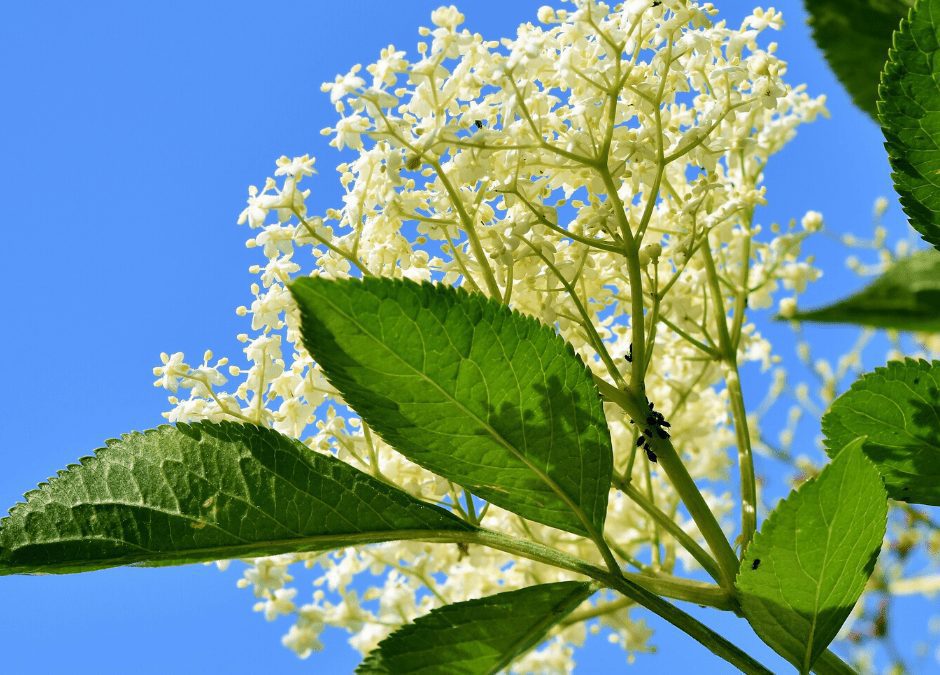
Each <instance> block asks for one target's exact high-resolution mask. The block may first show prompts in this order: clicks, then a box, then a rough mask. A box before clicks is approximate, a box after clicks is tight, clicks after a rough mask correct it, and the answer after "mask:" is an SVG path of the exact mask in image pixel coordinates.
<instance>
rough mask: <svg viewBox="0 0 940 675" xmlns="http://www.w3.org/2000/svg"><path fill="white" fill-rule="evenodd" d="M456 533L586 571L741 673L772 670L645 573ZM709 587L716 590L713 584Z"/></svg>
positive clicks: (707, 596) (710, 596) (708, 596)
mask: <svg viewBox="0 0 940 675" xmlns="http://www.w3.org/2000/svg"><path fill="white" fill-rule="evenodd" d="M453 534H454V535H455V536H463V537H466V539H467V540H468V542H469V540H472V543H477V544H481V545H483V546H489V547H490V548H495V549H498V550H500V551H505V552H507V553H514V554H516V555H519V556H522V557H525V558H529V559H531V560H537V561H539V562H544V563H546V564H549V565H553V566H555V567H560V568H562V569H568V570H570V571H572V572H578V573H579V574H585V575H587V576H589V577H591V578H592V579H595V580H597V581H600V582H601V583H603V584H604V585H605V586H607V587H608V588H611V589H613V590H616V591H619V592H620V593H621V594H623V595H624V596H626V597H627V598H629V599H630V600H633V601H634V602H636V603H637V604H639V605H642V606H643V607H646V608H647V609H648V610H650V611H652V612H653V613H654V614H657V615H658V616H660V617H662V618H663V619H665V620H666V621H668V622H669V623H671V624H672V625H673V626H675V627H676V628H678V629H679V630H682V631H684V632H685V633H687V634H688V635H690V636H691V637H693V638H695V639H696V640H697V641H698V642H700V643H701V644H702V645H703V646H704V647H706V648H707V649H709V650H710V651H711V652H712V653H714V654H716V655H718V656H720V657H721V658H723V659H725V660H726V661H728V663H730V664H732V665H733V666H735V667H736V668H738V669H739V670H741V671H742V672H744V673H759V674H760V675H765V674H768V675H769V674H770V672H771V671H769V670H767V669H766V668H764V667H763V666H762V665H761V664H760V663H758V662H757V661H755V660H754V659H753V658H751V657H750V656H748V655H747V654H746V653H744V652H743V651H742V650H741V649H739V648H738V647H736V646H735V645H734V644H732V643H731V642H729V641H728V640H726V639H725V638H723V637H721V636H720V635H718V634H717V633H715V632H714V631H713V630H711V629H710V628H708V626H706V625H705V624H703V623H701V622H700V621H699V620H698V619H696V618H694V617H693V616H690V615H689V614H686V613H685V612H683V611H682V610H681V609H679V608H678V607H676V606H674V605H672V604H671V603H669V602H666V601H665V600H663V599H662V598H661V597H659V596H658V595H655V594H654V593H652V592H650V591H649V590H646V588H644V587H643V586H640V585H639V583H637V582H636V581H634V580H633V579H640V580H642V582H643V583H644V584H646V583H647V582H649V581H650V579H652V577H646V576H642V575H629V576H620V575H615V574H611V573H609V572H607V571H605V570H602V569H601V568H599V567H594V566H593V565H589V564H588V563H586V562H584V561H583V560H579V559H578V558H574V557H572V556H569V555H568V554H566V553H562V552H561V551H557V550H555V549H552V548H548V547H547V546H543V545H541V544H536V543H534V542H530V541H522V540H518V539H513V538H511V537H507V536H506V535H504V534H500V533H499V532H492V531H489V530H478V531H476V532H467V533H453ZM693 584H694V582H688V581H684V582H683V586H686V587H688V588H689V589H691V588H693ZM706 586H707V585H706ZM709 588H712V589H714V587H709ZM719 593H720V594H721V597H723V598H725V599H726V600H727V597H728V596H727V595H725V594H724V593H723V591H721V590H720V589H715V590H714V591H708V592H706V591H705V590H704V589H700V590H699V592H698V595H699V597H700V598H701V599H702V600H709V601H714V600H716V599H717V595H718V594H719ZM690 595H691V593H690ZM691 602H698V604H711V602H699V601H696V600H691ZM712 606H714V605H712Z"/></svg>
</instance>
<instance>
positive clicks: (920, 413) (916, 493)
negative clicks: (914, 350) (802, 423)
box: [822, 359, 940, 506]
mask: <svg viewBox="0 0 940 675" xmlns="http://www.w3.org/2000/svg"><path fill="white" fill-rule="evenodd" d="M822 430H823V434H824V435H825V444H826V452H828V453H829V455H830V456H832V457H837V456H838V455H839V453H840V452H841V451H842V448H843V447H844V446H846V445H847V444H849V443H850V442H851V441H852V440H854V439H856V438H858V437H860V436H865V437H866V439H865V440H864V444H863V445H862V450H863V451H864V453H865V455H866V456H867V457H868V459H870V460H871V461H872V462H873V463H874V464H875V466H876V467H878V470H879V471H880V472H881V476H882V478H883V479H884V482H885V486H886V487H887V489H888V494H889V495H890V496H891V497H892V498H894V499H898V500H902V501H906V502H915V503H918V504H931V505H933V506H940V361H934V362H933V363H928V362H927V361H914V360H912V359H908V360H906V361H892V362H890V363H889V364H888V365H887V366H886V367H883V368H876V369H875V371H874V372H872V373H868V374H866V375H863V376H862V377H860V378H859V379H858V380H856V381H855V383H854V384H853V385H852V387H851V388H850V389H849V390H848V391H847V392H845V393H844V394H842V396H840V397H839V398H837V399H836V400H835V401H834V402H833V404H832V406H831V407H830V408H829V411H828V412H827V413H826V414H825V415H824V416H823V419H822Z"/></svg>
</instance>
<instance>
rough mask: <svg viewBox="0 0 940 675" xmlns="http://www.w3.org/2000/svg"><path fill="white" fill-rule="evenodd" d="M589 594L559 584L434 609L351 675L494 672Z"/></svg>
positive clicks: (578, 586)
mask: <svg viewBox="0 0 940 675" xmlns="http://www.w3.org/2000/svg"><path fill="white" fill-rule="evenodd" d="M591 593H593V587H592V586H591V584H587V583H580V582H575V581H562V582H559V583H553V584H542V585H541V586H530V587H528V588H523V589H521V590H518V591H508V592H506V593H498V594H497V595H490V596H488V597H485V598H480V599H479V600H467V601H466V602H458V603H455V604H453V605H446V606H444V607H439V608H438V609H435V610H432V611H431V612H430V613H429V614H426V615H424V616H422V617H419V618H417V619H415V621H414V623H411V624H408V625H406V626H403V627H401V628H399V629H398V630H397V631H395V632H394V633H392V634H391V635H389V636H388V637H387V638H385V639H384V640H382V642H380V643H379V646H378V647H376V648H375V650H374V651H373V652H372V653H370V654H369V656H368V657H366V659H365V660H364V661H363V662H362V663H361V664H360V665H359V667H358V668H357V669H356V673H358V674H359V675H394V674H396V673H418V672H420V673H422V675H435V674H436V673H439V674H440V675H454V674H457V673H461V674H466V675H478V674H479V675H483V674H485V673H496V672H498V671H500V670H502V669H503V668H505V667H506V666H508V665H509V664H510V663H511V662H512V660H513V659H514V658H516V657H517V656H519V655H520V654H523V653H524V652H526V651H528V650H529V649H531V648H532V647H534V646H536V645H537V644H539V643H540V642H541V641H542V640H543V639H544V638H545V636H546V634H547V633H548V631H549V630H550V629H551V628H552V626H554V625H555V624H556V623H558V622H559V621H561V620H562V619H563V618H565V616H567V615H568V614H569V613H570V612H571V611H572V610H574V609H575V608H576V607H577V606H578V605H580V604H581V603H582V602H584V601H585V600H586V599H587V598H588V597H590V596H591Z"/></svg>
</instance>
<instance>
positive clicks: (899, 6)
mask: <svg viewBox="0 0 940 675" xmlns="http://www.w3.org/2000/svg"><path fill="white" fill-rule="evenodd" d="M805 5H806V12H807V14H809V25H810V26H811V27H812V29H813V39H814V40H815V41H816V45H817V46H818V47H819V49H820V50H822V53H823V55H824V56H825V57H826V61H827V62H828V63H829V67H830V68H832V71H833V72H834V73H835V74H836V77H838V78H839V81H840V82H841V83H842V86H844V87H845V88H846V90H848V92H849V95H850V96H851V97H852V100H853V101H854V102H855V105H857V106H858V107H859V108H861V109H862V110H864V111H865V112H867V113H868V114H869V115H871V116H872V119H874V120H876V121H877V119H878V111H877V108H876V105H875V102H876V101H877V100H878V80H879V78H880V77H881V71H882V69H883V68H884V64H885V61H886V60H887V58H888V48H889V47H890V46H891V34H892V33H893V32H894V31H895V29H896V28H897V27H898V24H899V23H900V21H901V18H902V17H904V16H907V12H908V10H909V9H910V7H911V5H910V2H908V1H907V0H806V2H805Z"/></svg>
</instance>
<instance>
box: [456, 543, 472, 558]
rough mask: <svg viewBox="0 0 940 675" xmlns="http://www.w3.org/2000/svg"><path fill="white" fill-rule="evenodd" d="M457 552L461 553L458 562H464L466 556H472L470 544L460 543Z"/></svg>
mask: <svg viewBox="0 0 940 675" xmlns="http://www.w3.org/2000/svg"><path fill="white" fill-rule="evenodd" d="M457 550H458V551H459V554H458V558H457V560H463V559H464V558H465V557H466V556H468V555H470V544H465V543H463V542H458V543H457Z"/></svg>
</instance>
